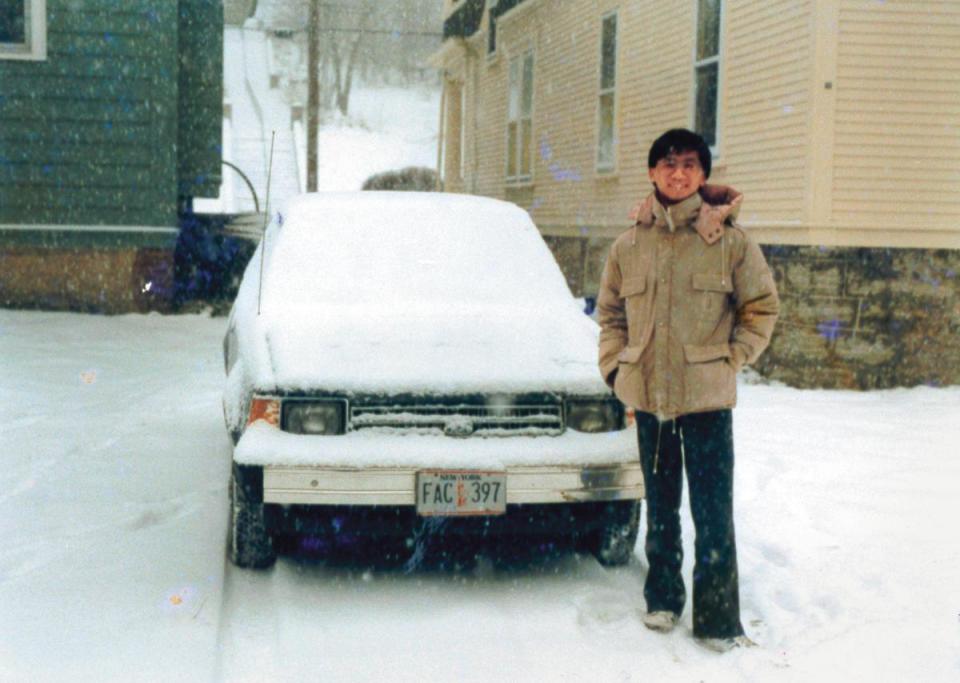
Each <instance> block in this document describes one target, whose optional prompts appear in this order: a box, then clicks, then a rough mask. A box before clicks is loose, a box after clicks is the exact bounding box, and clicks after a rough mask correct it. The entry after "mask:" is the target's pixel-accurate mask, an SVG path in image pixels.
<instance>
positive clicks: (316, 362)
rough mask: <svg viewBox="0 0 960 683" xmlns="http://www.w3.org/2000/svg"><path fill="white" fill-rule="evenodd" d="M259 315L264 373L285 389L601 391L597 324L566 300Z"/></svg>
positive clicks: (400, 306) (473, 391)
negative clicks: (265, 361) (538, 305)
mask: <svg viewBox="0 0 960 683" xmlns="http://www.w3.org/2000/svg"><path fill="white" fill-rule="evenodd" d="M265 322H266V324H265V325H264V326H263V328H262V330H263V335H264V337H263V339H264V342H265V346H266V351H267V354H266V355H267V356H268V358H269V374H270V375H272V379H273V384H274V386H275V387H276V388H278V389H281V390H289V391H298V390H303V391H310V390H322V391H331V392H363V393H378V394H381V393H388V394H396V393H431V394H465V393H495V392H522V391H557V392H563V393H571V394H597V393H604V392H606V387H605V385H604V384H603V382H602V381H601V380H600V376H599V372H598V370H597V365H596V354H597V334H598V328H597V326H596V324H595V323H594V322H593V321H592V320H590V319H589V318H587V317H586V316H585V315H584V314H583V313H582V312H580V311H579V309H578V307H577V306H576V304H575V303H574V302H573V301H572V300H571V301H570V302H569V306H553V307H550V308H546V309H543V308H532V307H529V308H526V307H515V306H510V307H498V306H489V305H486V306H485V305H473V306H470V305H460V306H455V307H450V306H447V307H439V306H436V305H434V306H431V305H428V304H418V305H398V304H396V303H394V304H392V305H390V306H389V307H386V306H383V307H371V306H369V305H364V306H363V307H357V308H356V309H353V308H351V307H349V306H335V307H324V308H313V309H310V310H307V309H301V310H300V311H294V310H289V311H286V312H285V315H284V316H283V317H282V318H279V319H274V320H271V321H269V322H267V321H265ZM262 379H266V378H265V377H263V378H262ZM257 383H258V384H260V382H257Z"/></svg>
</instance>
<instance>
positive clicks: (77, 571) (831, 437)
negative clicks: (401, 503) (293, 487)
mask: <svg viewBox="0 0 960 683" xmlns="http://www.w3.org/2000/svg"><path fill="white" fill-rule="evenodd" d="M223 328H224V320H223V319H210V318H206V317H202V316H179V317H163V316H159V315H150V316H121V317H99V316H85V315H73V314H55V313H32V312H11V311H0V359H2V361H0V414H2V416H3V418H2V420H0V453H2V454H3V458H4V462H5V467H4V468H3V470H2V472H0V491H2V493H0V544H2V547H3V549H4V551H3V553H2V555H0V605H2V608H0V679H2V680H4V681H8V680H11V681H19V680H23V681H26V680H30V681H36V680H71V681H78V680H96V681H102V680H125V681H126V680H197V681H211V680H230V681H234V680H291V681H293V680H333V681H338V680H423V679H443V680H465V681H492V680H511V681H512V680H525V681H544V680H569V681H582V680H597V681H642V680H666V681H696V680H705V681H718V680H719V681H724V680H752V681H771V680H773V681H809V680H883V681H905V680H923V681H948V680H957V679H958V676H960V583H958V581H957V576H958V574H957V572H958V569H957V567H958V566H960V533H958V531H960V529H958V520H960V498H958V496H957V487H958V485H960V459H958V458H957V457H956V448H957V446H956V445H957V443H958V442H960V424H958V420H957V418H958V416H960V388H949V389H931V388H920V389H912V390H899V391H887V392H874V393H852V392H826V391H796V390H793V389H788V388H784V387H769V386H754V385H745V386H743V387H742V398H741V405H740V407H739V408H738V409H737V411H736V413H735V415H736V418H735V419H736V439H737V455H738V464H737V478H736V505H737V520H738V538H739V548H740V568H741V576H742V585H741V592H742V600H741V602H742V605H743V620H744V624H745V626H746V627H747V630H748V632H749V633H750V634H751V635H752V636H753V638H754V639H755V640H756V641H757V642H758V643H759V647H758V648H753V649H749V650H738V651H734V652H732V653H729V654H727V655H722V656H721V655H714V654H712V653H708V652H705V651H702V650H701V649H699V648H698V647H697V646H696V645H695V644H694V643H693V641H692V640H691V638H690V613H689V609H688V610H687V612H686V613H685V614H684V618H683V621H682V622H681V627H680V628H679V629H678V630H677V631H675V632H674V633H673V634H671V635H669V636H661V635H657V634H654V633H651V632H649V631H646V630H645V629H644V628H643V627H642V626H641V624H640V622H639V620H638V619H637V611H638V610H641V609H643V598H642V593H641V584H642V581H643V577H644V575H645V572H646V564H645V560H644V559H643V557H642V545H641V546H640V547H638V550H637V552H638V555H637V557H636V558H635V560H634V561H633V562H632V563H631V564H630V565H629V566H627V567H625V568H623V569H617V570H605V569H603V568H601V567H600V566H599V565H598V564H597V563H596V562H595V561H594V560H593V559H592V558H590V557H586V556H578V555H573V554H560V555H558V556H554V557H547V558H538V559H536V560H528V561H525V562H521V563H519V565H518V566H515V567H502V566H499V565H494V564H491V563H490V562H487V561H482V562H481V563H480V564H479V565H478V567H477V568H476V569H475V570H473V571H471V572H467V573H465V574H457V573H452V572H447V571H437V570H433V571H430V570H426V569H423V570H419V571H415V572H412V573H404V572H402V571H400V570H396V569H394V570H390V569H384V570H374V571H369V570H367V569H366V568H365V566H364V565H362V564H359V563H351V562H349V561H347V562H339V563H335V564H325V563H323V562H319V561H316V560H314V559H302V558H301V559H297V558H293V557H283V558H281V559H280V561H279V562H278V564H277V565H276V567H274V568H273V569H272V570H270V571H267V572H264V573H257V572H250V571H241V570H237V569H235V568H233V567H232V566H229V565H228V564H226V563H225V557H224V552H225V532H226V516H227V503H226V493H225V488H226V481H227V472H228V463H229V459H230V451H229V446H228V443H227V440H226V437H225V435H224V430H223V425H222V418H221V414H220V398H219V397H220V391H221V387H222V382H223V378H222V365H221V359H220V356H219V345H220V337H221V334H222V332H223ZM685 534H686V535H685V542H686V548H687V556H688V562H687V566H686V575H687V577H688V580H689V575H690V571H691V567H690V564H689V556H690V554H691V540H692V535H691V530H690V521H689V518H688V517H685Z"/></svg>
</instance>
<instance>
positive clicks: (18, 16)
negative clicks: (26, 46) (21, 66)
mask: <svg viewBox="0 0 960 683" xmlns="http://www.w3.org/2000/svg"><path fill="white" fill-rule="evenodd" d="M24 2H25V0H0V43H25V42H27V34H26V21H25V19H26V8H25V7H24Z"/></svg>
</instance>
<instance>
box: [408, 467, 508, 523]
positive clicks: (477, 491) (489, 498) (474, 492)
mask: <svg viewBox="0 0 960 683" xmlns="http://www.w3.org/2000/svg"><path fill="white" fill-rule="evenodd" d="M416 486H417V491H416V498H417V514H419V515H423V516H426V517H430V516H444V517H458V516H468V515H502V514H503V513H505V512H506V511H507V475H506V473H504V472H477V471H465V470H422V471H420V472H417V484H416Z"/></svg>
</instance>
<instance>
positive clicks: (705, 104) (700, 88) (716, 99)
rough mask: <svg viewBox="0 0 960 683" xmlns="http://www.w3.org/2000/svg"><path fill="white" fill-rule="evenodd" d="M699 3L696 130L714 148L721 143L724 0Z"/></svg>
mask: <svg viewBox="0 0 960 683" xmlns="http://www.w3.org/2000/svg"><path fill="white" fill-rule="evenodd" d="M696 1H697V51H696V54H695V55H694V57H695V59H694V63H693V64H694V65H693V81H694V94H693V107H694V108H693V129H694V130H695V131H696V132H698V133H699V134H700V135H702V136H703V139H704V140H706V142H707V144H708V145H710V147H711V148H714V149H715V148H716V146H717V140H718V137H719V135H718V130H717V128H718V126H717V124H718V121H717V118H718V117H717V111H718V109H719V106H720V12H721V9H722V7H721V4H722V2H721V0H696Z"/></svg>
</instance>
